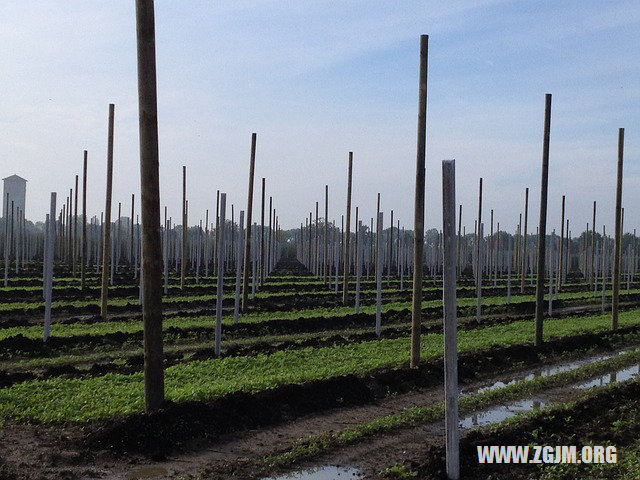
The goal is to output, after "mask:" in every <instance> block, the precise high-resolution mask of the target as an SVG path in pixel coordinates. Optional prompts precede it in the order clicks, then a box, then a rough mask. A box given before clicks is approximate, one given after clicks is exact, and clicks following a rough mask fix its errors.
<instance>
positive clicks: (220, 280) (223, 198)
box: [215, 193, 227, 357]
mask: <svg viewBox="0 0 640 480" xmlns="http://www.w3.org/2000/svg"><path fill="white" fill-rule="evenodd" d="M226 211H227V194H226V193H221V194H220V233H219V235H218V242H219V246H218V273H217V288H216V345H215V355H216V357H219V356H220V346H221V343H222V303H223V289H222V287H223V286H224V241H225V228H224V225H225V220H226V219H225V213H226Z"/></svg>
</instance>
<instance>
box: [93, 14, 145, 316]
mask: <svg viewBox="0 0 640 480" xmlns="http://www.w3.org/2000/svg"><path fill="white" fill-rule="evenodd" d="M136 8H137V7H136ZM114 109H115V105H114V104H113V103H110V104H109V133H108V137H107V193H106V200H105V207H104V223H103V224H102V228H103V238H104V240H103V242H102V291H101V296H100V316H101V317H102V319H103V320H106V319H107V299H108V295H109V294H108V289H109V263H110V260H111V192H112V190H113V117H114Z"/></svg>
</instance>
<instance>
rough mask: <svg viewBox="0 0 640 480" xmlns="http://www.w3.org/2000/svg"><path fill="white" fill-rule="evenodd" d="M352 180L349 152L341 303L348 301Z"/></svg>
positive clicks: (351, 153)
mask: <svg viewBox="0 0 640 480" xmlns="http://www.w3.org/2000/svg"><path fill="white" fill-rule="evenodd" d="M352 179H353V152H349V175H348V178H347V225H346V228H345V229H344V240H343V241H344V262H343V264H342V273H343V276H342V303H343V304H344V305H346V304H347V301H348V299H349V230H350V228H351V182H352Z"/></svg>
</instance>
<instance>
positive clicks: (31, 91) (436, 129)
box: [0, 0, 640, 235]
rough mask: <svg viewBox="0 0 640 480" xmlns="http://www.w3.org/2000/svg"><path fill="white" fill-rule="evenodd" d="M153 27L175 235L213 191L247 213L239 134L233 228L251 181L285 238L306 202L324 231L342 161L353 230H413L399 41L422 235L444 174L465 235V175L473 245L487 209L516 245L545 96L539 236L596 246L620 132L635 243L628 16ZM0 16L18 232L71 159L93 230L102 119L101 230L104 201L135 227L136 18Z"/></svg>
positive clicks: (413, 13) (168, 14)
mask: <svg viewBox="0 0 640 480" xmlns="http://www.w3.org/2000/svg"><path fill="white" fill-rule="evenodd" d="M155 11H156V52H157V75H158V79H157V81H158V117H159V126H158V127H159V149H160V177H161V185H160V193H161V207H164V206H165V205H166V206H168V211H169V215H170V216H172V217H173V218H174V219H176V218H177V217H178V216H179V212H180V205H181V201H182V178H181V176H182V166H183V165H186V166H187V183H188V193H187V196H188V199H189V215H190V221H189V223H190V224H197V223H198V221H199V220H200V219H204V216H205V211H206V209H209V211H210V218H211V217H212V214H211V212H212V211H213V212H215V200H216V190H220V191H222V192H226V193H227V205H229V204H234V208H235V209H236V212H237V211H238V210H240V209H243V210H244V209H246V202H247V199H246V197H247V188H248V171H249V154H250V143H251V133H252V132H256V133H257V155H256V157H257V158H256V172H255V176H256V180H255V184H254V195H255V198H256V199H257V200H258V201H257V202H256V203H255V204H254V214H253V218H254V221H255V220H256V219H258V221H259V208H260V205H259V198H260V181H261V180H260V179H261V178H262V177H265V178H266V186H267V201H268V197H269V196H273V204H274V207H275V208H276V210H277V214H278V217H279V219H280V224H281V225H282V226H283V227H284V228H293V227H296V226H299V225H300V223H301V222H304V219H305V217H306V218H308V215H309V212H311V211H314V214H315V202H316V201H319V202H320V205H321V208H320V214H321V216H322V215H323V205H324V188H325V185H329V220H330V221H332V220H335V221H336V222H337V224H340V216H341V215H342V214H344V212H345V208H346V190H347V186H346V184H347V165H348V152H349V151H353V155H354V173H353V175H354V177H353V200H352V201H353V206H354V207H355V206H358V207H359V209H360V215H361V218H364V219H366V220H367V221H368V219H369V218H370V217H372V216H374V212H375V208H376V196H377V193H378V192H379V193H380V194H381V198H382V200H381V207H382V210H383V211H384V212H385V213H384V215H385V223H388V222H389V211H390V210H394V218H395V219H398V220H400V223H401V226H405V227H406V228H408V229H412V228H413V204H414V200H413V199H414V189H415V169H416V138H417V137H416V132H417V111H418V72H419V70H418V67H419V37H420V35H421V34H428V35H429V72H428V100H427V160H426V162H427V163H426V165H427V166H426V218H425V223H426V226H427V227H428V228H429V227H435V228H442V213H441V212H442V203H441V196H442V189H441V185H442V176H441V171H442V170H441V161H442V160H444V159H455V160H456V190H457V191H456V195H457V198H456V200H457V203H461V204H462V205H463V215H462V220H463V225H466V226H467V231H470V230H471V231H473V222H474V219H475V218H476V216H477V210H478V201H477V194H478V192H477V190H478V179H479V178H480V177H483V221H485V225H486V227H485V232H486V231H488V228H489V225H488V223H489V218H490V211H491V209H493V210H494V218H495V222H496V223H497V222H500V226H501V229H503V230H504V229H506V230H508V231H511V232H513V231H515V228H516V225H517V222H518V215H519V214H520V213H521V212H522V211H523V209H524V190H525V188H526V187H529V188H530V198H529V202H530V210H529V219H530V224H529V225H530V227H529V230H530V231H531V229H532V228H533V230H535V225H536V224H537V221H538V215H539V201H540V172H541V159H542V135H543V121H544V95H545V93H552V94H553V102H552V119H551V142H550V163H549V165H550V167H549V211H548V230H549V231H551V230H552V229H554V228H555V229H557V230H559V227H560V207H561V196H562V195H566V212H567V218H569V219H570V221H571V230H572V231H573V232H574V235H576V232H577V231H578V230H582V229H584V227H585V226H586V223H587V222H589V223H591V214H592V203H593V201H594V200H596V201H597V202H598V218H597V222H596V224H597V226H598V228H599V229H601V228H602V224H606V225H607V228H608V229H611V230H612V225H613V219H614V205H615V182H616V162H617V141H618V128H620V127H624V128H625V147H624V150H625V154H624V162H625V165H624V186H623V206H626V207H627V208H626V209H625V227H626V228H625V230H626V231H629V230H630V229H633V228H635V227H640V209H638V208H636V207H635V206H636V205H638V203H639V202H640V188H639V187H640V166H639V163H638V160H639V158H638V157H639V155H638V154H639V153H640V135H639V133H638V132H639V128H638V127H639V125H638V124H639V120H640V83H639V82H640V49H638V45H639V44H640V2H638V1H637V0H635V1H614V0H612V1H607V2H602V1H589V0H581V1H572V0H567V1H562V2H555V1H537V0H526V1H525V0H521V1H501V0H475V1H461V0H451V1H448V2H439V1H438V2H436V1H424V0H423V1H413V0H384V1H372V0H362V1H359V0H352V1H349V0H347V1H329V0H315V1H302V0H300V1H295V2H288V1H282V0H261V1H260V0H235V1H226V2H221V1H214V2H212V1H204V0H202V1H197V0H192V1H181V2H176V1H172V0H157V1H156V3H155ZM0 18H2V24H3V27H2V29H0V45H2V47H1V48H0V65H2V68H1V69H0V84H1V85H2V88H0V112H1V113H0V175H1V177H6V176H9V175H12V174H18V175H20V176H22V177H24V178H26V179H27V180H28V184H27V201H26V204H27V207H26V210H27V217H28V218H29V219H31V220H34V221H38V220H43V219H44V217H45V214H46V213H47V212H48V211H49V197H50V192H52V191H56V192H58V206H59V207H60V206H61V205H62V202H64V199H65V197H66V196H67V195H68V192H69V188H71V187H73V184H74V177H75V175H76V174H80V175H81V173H82V171H81V169H82V156H83V150H85V149H86V150H88V158H89V169H88V183H89V193H88V212H89V215H90V216H91V215H98V216H99V215H100V212H101V211H103V210H104V198H105V175H106V154H107V120H108V105H109V103H114V104H115V147H114V177H113V182H114V190H113V199H114V204H113V210H112V211H113V214H112V215H117V208H118V202H122V203H123V212H129V210H130V208H131V206H130V202H131V194H132V193H135V195H136V212H139V203H138V202H139V200H138V199H139V191H140V173H139V146H138V117H137V115H138V110H137V109H138V104H137V70H136V69H137V63H136V43H135V42H136V38H135V2H134V1H133V0H127V1H124V0H92V1H86V0H59V1H54V0H41V1H34V0H24V1H3V2H1V3H0ZM80 178H81V177H80ZM228 209H229V210H230V207H228ZM126 214H127V215H128V213H126ZM229 214H230V211H228V212H227V216H229ZM236 215H237V213H236ZM352 215H353V214H352ZM352 221H353V220H352ZM178 223H180V221H178ZM611 230H609V231H611Z"/></svg>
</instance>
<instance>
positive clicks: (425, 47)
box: [410, 35, 429, 368]
mask: <svg viewBox="0 0 640 480" xmlns="http://www.w3.org/2000/svg"><path fill="white" fill-rule="evenodd" d="M428 52H429V35H420V75H419V77H418V140H417V154H416V188H415V206H414V217H413V296H412V303H411V361H410V364H411V367H412V368H413V367H417V366H418V364H419V363H420V322H421V320H422V269H423V265H422V257H423V252H424V190H425V185H424V184H425V156H426V155H425V154H426V147H427V60H428Z"/></svg>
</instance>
